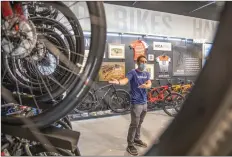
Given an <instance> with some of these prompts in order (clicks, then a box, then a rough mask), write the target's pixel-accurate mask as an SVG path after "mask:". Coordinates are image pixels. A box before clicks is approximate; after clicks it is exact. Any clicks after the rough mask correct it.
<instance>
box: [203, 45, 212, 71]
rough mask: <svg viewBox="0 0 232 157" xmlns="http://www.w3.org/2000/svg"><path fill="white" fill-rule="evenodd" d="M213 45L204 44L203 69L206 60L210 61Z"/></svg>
mask: <svg viewBox="0 0 232 157" xmlns="http://www.w3.org/2000/svg"><path fill="white" fill-rule="evenodd" d="M212 46H213V45H212V44H203V57H202V67H203V66H204V64H205V62H206V60H207V59H208V56H209V53H210V50H211V48H212Z"/></svg>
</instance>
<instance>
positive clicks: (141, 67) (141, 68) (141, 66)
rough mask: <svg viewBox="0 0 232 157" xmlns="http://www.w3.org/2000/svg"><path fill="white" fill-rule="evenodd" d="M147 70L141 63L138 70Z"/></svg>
mask: <svg viewBox="0 0 232 157" xmlns="http://www.w3.org/2000/svg"><path fill="white" fill-rule="evenodd" d="M145 68H146V65H145V64H143V63H140V64H139V66H138V69H139V70H141V71H143V70H145Z"/></svg>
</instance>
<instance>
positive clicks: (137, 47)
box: [130, 40, 148, 60]
mask: <svg viewBox="0 0 232 157" xmlns="http://www.w3.org/2000/svg"><path fill="white" fill-rule="evenodd" d="M130 47H131V48H132V49H133V51H134V60H137V58H138V57H139V56H141V55H144V56H146V51H147V48H148V44H147V43H145V42H144V41H142V40H135V41H133V42H132V43H131V44H130Z"/></svg>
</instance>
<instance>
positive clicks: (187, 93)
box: [175, 91, 190, 113]
mask: <svg viewBox="0 0 232 157" xmlns="http://www.w3.org/2000/svg"><path fill="white" fill-rule="evenodd" d="M189 93H190V92H189V91H185V92H183V93H180V94H181V95H182V96H183V97H184V98H185V99H186V98H187V97H188V95H189ZM181 108H182V106H180V108H179V107H177V106H175V110H176V112H177V113H179V112H180V109H181Z"/></svg>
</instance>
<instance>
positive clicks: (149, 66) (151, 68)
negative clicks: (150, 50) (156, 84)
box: [135, 64, 155, 80]
mask: <svg viewBox="0 0 232 157" xmlns="http://www.w3.org/2000/svg"><path fill="white" fill-rule="evenodd" d="M137 68H138V65H137V64H135V69H137ZM154 70H155V69H154V64H146V69H145V71H147V72H149V73H150V76H151V78H150V79H151V80H154V74H155V71H154Z"/></svg>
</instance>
